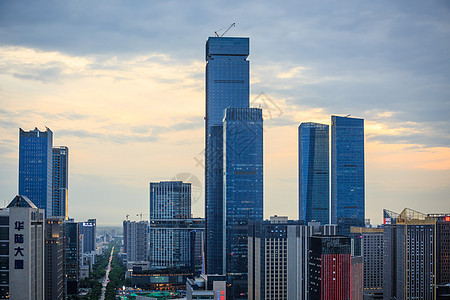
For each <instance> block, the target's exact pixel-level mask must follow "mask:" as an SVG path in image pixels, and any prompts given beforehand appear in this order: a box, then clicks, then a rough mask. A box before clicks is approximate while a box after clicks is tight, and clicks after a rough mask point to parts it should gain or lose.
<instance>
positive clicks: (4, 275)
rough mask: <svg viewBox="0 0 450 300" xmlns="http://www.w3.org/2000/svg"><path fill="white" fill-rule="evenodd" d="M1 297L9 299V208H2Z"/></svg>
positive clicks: (0, 211) (0, 244)
mask: <svg viewBox="0 0 450 300" xmlns="http://www.w3.org/2000/svg"><path fill="white" fill-rule="evenodd" d="M0 299H9V209H8V208H0Z"/></svg>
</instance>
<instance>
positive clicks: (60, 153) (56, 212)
mask: <svg viewBox="0 0 450 300" xmlns="http://www.w3.org/2000/svg"><path fill="white" fill-rule="evenodd" d="M52 161H53V163H52V166H53V167H52V174H53V175H52V186H53V188H52V215H53V216H59V217H64V218H65V219H66V220H67V218H68V215H69V214H68V190H69V184H68V182H69V180H68V179H69V171H68V170H69V148H67V147H65V146H60V147H53V152H52Z"/></svg>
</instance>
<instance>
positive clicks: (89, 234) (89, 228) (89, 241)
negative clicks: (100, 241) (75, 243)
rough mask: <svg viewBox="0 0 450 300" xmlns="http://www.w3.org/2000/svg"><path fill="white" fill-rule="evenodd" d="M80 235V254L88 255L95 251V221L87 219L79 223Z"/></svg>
mask: <svg viewBox="0 0 450 300" xmlns="http://www.w3.org/2000/svg"><path fill="white" fill-rule="evenodd" d="M79 226H80V229H79V232H80V235H81V236H82V239H83V244H82V253H90V252H92V251H95V249H96V234H97V230H96V229H97V220H96V219H89V220H87V222H80V223H79Z"/></svg>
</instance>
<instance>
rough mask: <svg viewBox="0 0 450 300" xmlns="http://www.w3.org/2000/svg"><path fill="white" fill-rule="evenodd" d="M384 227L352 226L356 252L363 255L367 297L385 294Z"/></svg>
mask: <svg viewBox="0 0 450 300" xmlns="http://www.w3.org/2000/svg"><path fill="white" fill-rule="evenodd" d="M383 232H384V230H383V228H382V227H380V228H367V227H351V228H350V237H351V238H352V243H353V245H354V249H358V250H356V251H355V252H356V253H354V254H355V255H356V256H362V257H363V262H364V264H363V270H364V272H363V274H364V276H363V287H364V295H366V296H367V297H373V298H374V297H382V295H383V272H381V271H380V270H383Z"/></svg>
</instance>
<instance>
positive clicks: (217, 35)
mask: <svg viewBox="0 0 450 300" xmlns="http://www.w3.org/2000/svg"><path fill="white" fill-rule="evenodd" d="M234 26H236V23H233V24H231V25H230V27H228V28H227V30H225V31H224V33H222V34H221V35H219V34H218V33H217V31H222V30H223V28H222V29H219V30H217V31H214V33H215V34H216V37H223V36H224V35H225V34H226V33H227V32H228V31H229V30H230V29H231V27H234Z"/></svg>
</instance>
